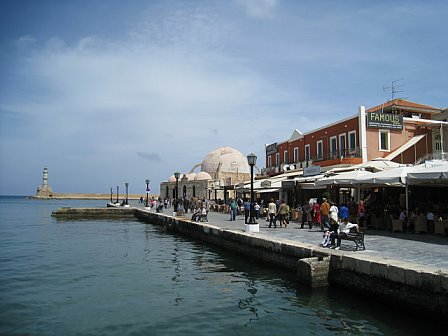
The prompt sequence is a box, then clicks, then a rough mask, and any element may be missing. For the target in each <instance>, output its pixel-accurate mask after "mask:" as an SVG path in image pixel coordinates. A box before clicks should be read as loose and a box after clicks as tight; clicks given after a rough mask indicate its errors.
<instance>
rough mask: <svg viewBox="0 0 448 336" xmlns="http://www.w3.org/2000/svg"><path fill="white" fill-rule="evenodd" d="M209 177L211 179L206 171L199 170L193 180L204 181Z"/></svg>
mask: <svg viewBox="0 0 448 336" xmlns="http://www.w3.org/2000/svg"><path fill="white" fill-rule="evenodd" d="M211 179H212V177H211V176H210V174H209V173H207V172H200V173H198V174H197V175H196V176H195V178H194V180H195V181H205V180H211Z"/></svg>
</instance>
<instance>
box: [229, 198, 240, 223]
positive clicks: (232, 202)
mask: <svg viewBox="0 0 448 336" xmlns="http://www.w3.org/2000/svg"><path fill="white" fill-rule="evenodd" d="M229 208H230V220H231V221H234V220H236V212H237V209H238V203H237V202H236V201H235V200H234V199H233V198H232V199H231V200H230V204H229Z"/></svg>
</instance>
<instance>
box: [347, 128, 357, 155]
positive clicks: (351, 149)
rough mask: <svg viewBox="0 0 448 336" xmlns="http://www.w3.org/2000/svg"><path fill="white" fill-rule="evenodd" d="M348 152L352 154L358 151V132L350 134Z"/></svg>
mask: <svg viewBox="0 0 448 336" xmlns="http://www.w3.org/2000/svg"><path fill="white" fill-rule="evenodd" d="M348 150H349V152H350V153H353V152H355V151H356V131H352V132H349V133H348Z"/></svg>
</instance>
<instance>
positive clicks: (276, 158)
mask: <svg viewBox="0 0 448 336" xmlns="http://www.w3.org/2000/svg"><path fill="white" fill-rule="evenodd" d="M275 165H276V166H280V153H275Z"/></svg>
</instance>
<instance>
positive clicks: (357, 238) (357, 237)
mask: <svg viewBox="0 0 448 336" xmlns="http://www.w3.org/2000/svg"><path fill="white" fill-rule="evenodd" d="M364 235H365V233H364V232H362V231H359V232H357V231H356V230H355V231H353V230H350V232H349V233H347V236H341V242H342V241H343V240H348V241H352V242H354V243H355V245H356V251H360V250H361V251H364V250H365V249H366V245H365V244H364Z"/></svg>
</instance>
